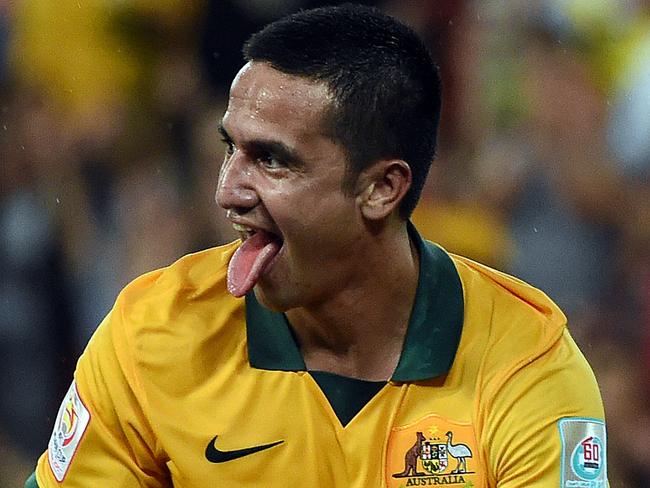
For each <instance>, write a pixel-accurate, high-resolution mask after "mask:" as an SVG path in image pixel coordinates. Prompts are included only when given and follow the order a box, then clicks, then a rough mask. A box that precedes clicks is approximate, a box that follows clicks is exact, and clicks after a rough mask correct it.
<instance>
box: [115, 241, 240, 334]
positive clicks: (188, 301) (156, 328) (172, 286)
mask: <svg viewBox="0 0 650 488" xmlns="http://www.w3.org/2000/svg"><path fill="white" fill-rule="evenodd" d="M237 246H238V242H233V243H230V244H227V245H224V246H220V247H215V248H211V249H207V250H204V251H200V252H197V253H193V254H188V255H186V256H183V257H182V258H180V259H179V260H178V261H176V262H175V263H173V264H171V265H170V266H167V267H165V268H161V269H158V270H155V271H151V272H149V273H146V274H144V275H142V276H140V277H138V278H136V279H135V280H133V281H132V282H131V283H129V284H128V285H127V286H126V287H125V288H124V289H123V290H122V292H121V293H120V295H119V296H118V298H117V300H116V302H115V305H114V307H113V310H112V311H111V313H110V314H109V316H108V319H107V321H108V322H109V324H110V327H111V328H113V329H114V333H118V334H120V335H124V336H127V337H128V338H129V341H131V342H132V343H134V345H135V344H137V343H138V342H140V341H142V342H144V343H147V342H148V343H151V342H152V340H154V339H155V337H156V336H157V335H165V334H166V333H167V332H168V331H169V330H170V329H172V328H173V329H174V330H175V331H176V332H177V333H178V334H179V335H182V333H183V332H184V331H185V332H186V333H187V334H188V335H192V334H194V335H196V334H201V333H202V331H206V329H207V328H206V326H205V324H209V325H214V324H218V323H226V322H227V321H228V317H230V316H231V315H232V314H233V311H234V310H237V309H239V308H242V307H243V300H239V299H235V298H234V297H233V296H232V295H230V294H229V293H228V291H227V287H226V275H227V268H228V261H229V259H230V257H231V256H232V254H233V253H234V252H235V250H236V249H237ZM220 319H223V320H220ZM107 325H108V324H107Z"/></svg>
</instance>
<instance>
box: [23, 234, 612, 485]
mask: <svg viewBox="0 0 650 488" xmlns="http://www.w3.org/2000/svg"><path fill="white" fill-rule="evenodd" d="M411 237H412V239H413V240H414V242H415V243H416V244H417V246H418V249H419V252H420V277H419V283H418V289H417V294H416V299H415V303H414V307H413V311H412V314H411V318H410V322H409V325H408V330H407V335H406V338H405V343H404V347H403V351H402V355H401V357H400V360H399V363H398V366H397V368H396V370H395V372H394V375H393V377H392V378H391V380H390V381H388V382H367V381H361V380H356V379H351V378H343V377H340V376H337V375H334V374H329V373H323V372H310V371H306V368H305V364H304V361H303V359H302V356H301V354H300V350H299V348H298V346H297V344H296V342H295V339H294V336H293V334H292V332H291V329H290V327H289V324H288V323H287V321H286V319H285V317H284V315H282V314H278V313H275V312H271V311H270V310H268V309H266V308H264V307H262V306H261V305H260V304H259V303H258V302H257V301H256V300H255V296H254V294H253V293H251V294H249V295H248V296H246V297H245V299H237V298H234V297H232V296H231V295H229V294H228V292H227V291H226V268H227V264H228V261H229V259H230V257H231V255H232V254H233V252H234V251H235V249H236V248H237V245H238V244H237V243H232V244H229V245H226V246H223V247H219V248H215V249H211V250H207V251H203V252H200V253H196V254H192V255H189V256H186V257H184V258H182V259H181V260H179V261H178V262H176V263H175V264H173V265H172V266H170V267H168V268H166V269H163V270H159V271H155V272H152V273H149V274H146V275H144V276H142V277H141V278H139V279H137V280H135V281H134V282H133V283H131V284H130V285H129V286H127V287H126V288H125V289H124V291H123V292H122V293H121V294H120V296H119V298H118V300H117V302H116V304H115V306H114V308H113V310H112V311H111V312H110V314H109V315H108V316H107V318H106V319H105V320H104V322H103V323H102V324H101V325H100V326H99V328H98V330H97V331H96V333H95V335H94V336H93V338H92V339H91V341H90V343H89V344H88V347H87V349H86V351H85V352H84V354H83V355H82V357H81V358H80V360H79V363H78V365H77V370H76V373H75V379H74V382H73V384H72V386H71V388H70V391H69V392H68V395H66V398H65V400H64V402H63V404H62V406H61V410H60V411H59V414H58V416H57V420H56V423H55V427H54V432H53V434H52V438H51V440H50V443H49V445H48V449H47V451H46V452H45V453H44V454H43V456H41V458H40V460H39V462H38V466H37V469H36V473H35V482H36V483H37V484H38V486H39V487H40V488H49V487H58V486H65V487H69V488H72V487H79V488H88V487H102V488H112V487H115V488H117V487H131V486H133V487H136V486H140V487H151V488H154V487H171V486H173V487H177V488H206V487H228V488H231V487H266V488H274V487H278V488H280V487H282V488H285V487H288V486H291V487H323V488H332V487H335V488H368V487H372V488H375V487H385V488H403V487H408V486H438V485H447V486H454V487H457V488H470V487H474V488H486V487H499V488H524V487H526V488H542V487H543V488H549V487H562V488H569V487H578V486H579V487H589V488H602V487H605V486H607V467H606V447H607V446H606V435H605V427H604V414H603V407H602V402H601V399H600V394H599V391H598V386H597V384H596V381H595V378H594V376H593V373H592V372H591V369H590V368H589V365H588V364H587V362H586V361H585V359H584V357H583V356H582V354H581V353H580V351H579V350H578V348H577V346H576V345H575V344H574V342H573V340H572V339H571V337H570V335H569V332H568V331H567V329H566V324H565V322H566V320H565V317H564V315H563V314H562V312H561V311H560V310H559V309H558V308H557V307H556V306H555V305H554V304H553V303H552V302H551V301H550V300H549V299H548V298H547V297H546V296H545V295H544V294H543V293H542V292H540V291H539V290H536V289H534V288H532V287H531V286H529V285H527V284H525V283H523V282H521V281H519V280H517V279H514V278H512V277H509V276H507V275H505V274H502V273H499V272H497V271H494V270H492V269H489V268H486V267H484V266H481V265H479V264H476V263H474V262H472V261H469V260H467V259H464V258H461V257H457V256H451V255H449V254H447V253H446V252H445V251H443V250H442V249H441V248H439V247H438V246H436V245H434V244H432V243H429V242H427V241H423V240H422V239H421V238H420V237H419V236H418V234H417V233H416V232H415V231H414V230H413V229H411ZM30 483H31V485H32V486H33V485H34V479H32V481H31V482H30ZM30 483H28V486H29V484H30Z"/></svg>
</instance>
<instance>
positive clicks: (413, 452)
mask: <svg viewBox="0 0 650 488" xmlns="http://www.w3.org/2000/svg"><path fill="white" fill-rule="evenodd" d="M423 442H424V434H423V433H422V432H418V433H417V440H416V441H415V444H413V445H412V446H411V448H410V449H409V450H408V451H406V454H404V470H403V471H402V472H401V473H395V474H394V475H393V478H406V477H407V476H426V473H420V472H419V471H418V458H419V457H420V455H421V454H422V443H423Z"/></svg>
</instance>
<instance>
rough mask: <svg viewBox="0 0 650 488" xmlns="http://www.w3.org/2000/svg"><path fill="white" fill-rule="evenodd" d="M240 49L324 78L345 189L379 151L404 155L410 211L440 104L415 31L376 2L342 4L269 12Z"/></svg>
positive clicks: (404, 208) (436, 80)
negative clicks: (277, 15) (280, 14)
mask: <svg viewBox="0 0 650 488" xmlns="http://www.w3.org/2000/svg"><path fill="white" fill-rule="evenodd" d="M243 54H244V58H245V59H246V61H254V62H255V61H258V62H265V63H268V64H269V65H271V66H272V67H273V68H274V69H277V70H278V71H281V72H283V73H286V74H290V75H296V76H301V77H304V78H306V79H310V80H314V81H319V82H324V83H325V84H326V85H327V86H328V88H329V90H330V92H331V93H332V95H333V97H334V101H333V103H332V107H331V109H330V111H329V113H328V114H327V120H326V121H325V127H326V130H328V133H329V134H330V135H331V137H332V138H333V139H334V140H336V141H337V142H340V143H341V144H342V145H343V147H344V148H345V149H346V150H347V152H348V156H349V159H350V165H349V167H348V178H346V184H345V185H344V186H345V187H346V189H347V190H351V189H352V185H353V183H354V182H355V181H356V178H357V176H358V175H359V174H360V173H361V172H362V171H363V170H364V169H365V168H367V167H368V166H370V165H371V164H373V163H374V162H376V161H378V160H379V159H383V158H398V159H402V160H404V161H406V162H407V163H408V164H409V166H410V167H411V172H412V174H413V182H412V185H411V188H410V189H409V191H408V193H407V194H406V195H405V197H404V199H403V200H402V202H401V206H400V215H401V216H402V218H404V219H407V218H409V217H410V215H411V213H412V212H413V209H414V208H415V206H416V205H417V202H418V200H419V198H420V194H421V192H422V187H423V186H424V182H425V180H426V177H427V174H428V172H429V168H430V166H431V162H432V161H433V158H434V155H435V149H436V139H437V130H438V123H439V119H440V105H441V98H440V76H439V73H438V68H437V66H436V65H435V63H434V62H433V61H432V59H431V55H430V53H429V51H428V49H427V48H426V46H425V45H424V44H423V42H422V41H421V40H420V38H419V37H418V36H417V34H415V33H414V32H413V31H412V30H411V29H410V28H409V27H407V26H406V25H404V24H402V23H401V22H399V21H397V20H396V19H394V18H392V17H390V16H388V15H386V14H384V13H382V12H381V11H380V10H378V9H376V8H371V7H366V6H361V5H354V4H344V5H339V6H334V7H322V8H316V9H311V10H303V11H300V12H298V13H295V14H292V15H289V16H287V17H284V18H282V19H280V20H277V21H275V22H273V23H271V24H269V25H267V26H266V27H265V28H264V29H262V30H261V31H259V32H257V33H256V34H253V35H252V36H251V37H250V39H249V40H248V41H247V42H246V44H245V45H244V49H243Z"/></svg>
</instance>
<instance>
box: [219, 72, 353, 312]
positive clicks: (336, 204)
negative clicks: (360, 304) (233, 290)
mask: <svg viewBox="0 0 650 488" xmlns="http://www.w3.org/2000/svg"><path fill="white" fill-rule="evenodd" d="M330 103H331V96H330V94H329V91H328V89H327V87H326V86H325V85H324V84H322V83H316V82H312V81H309V80H306V79H304V78H301V77H297V76H292V75H287V74H284V73H281V72H279V71H277V70H275V69H273V68H272V67H270V66H269V65H267V64H265V63H255V62H253V63H249V64H247V65H245V66H244V67H243V68H242V69H241V71H240V72H239V74H238V75H237V77H236V78H235V80H234V82H233V84H232V87H231V91H230V99H229V103H228V109H227V111H226V113H225V115H224V118H223V122H222V135H223V136H224V140H225V142H226V144H227V145H228V149H227V154H226V157H225V160H224V163H223V166H222V168H221V173H220V176H219V183H218V188H217V196H216V198H217V202H218V204H219V205H220V206H221V207H223V208H224V209H226V210H227V214H228V216H229V218H230V220H232V221H233V222H234V223H236V224H238V225H237V226H236V227H237V228H238V230H242V227H240V226H243V227H245V228H250V229H253V231H255V230H262V231H266V232H269V233H271V234H272V235H273V236H275V237H277V239H278V240H279V241H280V242H281V248H280V251H279V253H278V254H277V256H276V257H275V258H274V259H273V261H271V263H270V264H269V265H268V266H267V267H266V268H265V271H264V272H263V274H262V277H261V278H260V280H259V281H257V285H256V287H255V292H256V295H257V297H258V299H259V300H260V301H261V302H262V303H264V304H265V305H266V306H267V307H269V308H272V309H274V310H282V311H286V310H289V309H291V308H295V307H301V306H307V305H310V304H312V305H313V304H316V303H319V302H322V301H325V300H327V299H328V298H329V297H330V296H331V295H332V294H333V293H336V291H338V290H339V289H341V287H343V286H345V285H346V284H347V283H348V282H349V281H350V279H351V278H352V276H351V273H352V272H353V268H354V266H353V265H352V264H353V263H351V259H352V253H351V250H352V249H353V246H354V245H355V242H357V241H358V238H359V237H360V232H361V228H362V219H361V217H360V213H359V212H358V208H357V204H356V199H355V197H354V196H350V195H346V194H345V193H344V191H343V189H342V185H343V180H344V178H345V170H346V162H347V160H346V153H345V151H344V149H343V148H342V147H341V146H340V145H339V144H337V143H335V142H334V141H333V140H332V139H331V138H330V137H329V136H327V135H326V134H324V130H323V119H324V115H325V113H326V110H327V109H328V107H329V104H330ZM357 266H358V264H357Z"/></svg>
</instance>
